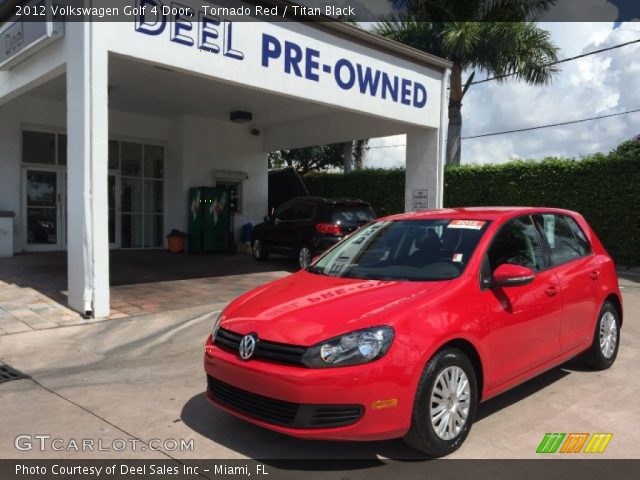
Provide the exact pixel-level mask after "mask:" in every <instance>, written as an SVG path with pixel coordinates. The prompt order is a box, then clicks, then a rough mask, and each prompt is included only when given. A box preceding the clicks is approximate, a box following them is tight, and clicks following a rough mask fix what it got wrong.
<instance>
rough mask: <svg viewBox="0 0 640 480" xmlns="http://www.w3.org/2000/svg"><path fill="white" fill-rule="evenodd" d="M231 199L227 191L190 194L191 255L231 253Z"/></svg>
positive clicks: (208, 189) (195, 190)
mask: <svg viewBox="0 0 640 480" xmlns="http://www.w3.org/2000/svg"><path fill="white" fill-rule="evenodd" d="M231 197H232V195H231V193H230V192H229V190H228V189H227V188H224V187H194V188H191V189H190V190H189V253H217V252H228V251H229V250H230V249H231V243H232V235H231V229H232V222H231V215H232V212H231V207H232V203H231V200H232V198H231Z"/></svg>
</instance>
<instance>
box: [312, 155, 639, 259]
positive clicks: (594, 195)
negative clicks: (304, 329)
mask: <svg viewBox="0 0 640 480" xmlns="http://www.w3.org/2000/svg"><path fill="white" fill-rule="evenodd" d="M623 145H625V144H623ZM304 180H305V183H306V184H307V188H308V189H309V193H310V194H311V195H319V196H326V197H349V198H361V199H363V200H366V201H368V202H369V203H371V205H372V206H373V208H374V210H375V211H376V213H377V214H378V215H380V216H382V215H387V214H392V213H398V212H402V211H404V170H362V171H355V172H352V173H348V174H331V173H325V174H311V175H307V176H305V178H304ZM444 204H445V206H446V207H460V206H474V205H527V206H545V207H558V208H567V209H569V210H575V211H578V212H580V213H582V214H583V215H584V216H585V217H586V219H587V220H588V221H589V222H590V223H591V225H592V226H593V228H594V229H595V230H596V232H597V234H598V236H599V237H600V239H601V240H602V242H603V243H604V245H605V247H606V248H607V250H608V251H609V252H610V254H611V255H612V256H613V257H614V258H615V260H616V262H618V263H620V264H627V265H640V148H632V149H628V148H627V149H626V150H621V149H620V148H619V149H618V151H614V152H612V153H611V154H609V155H603V154H597V155H593V156H591V157H588V158H586V159H583V160H567V159H559V158H549V159H545V160H543V161H515V162H509V163H506V164H502V165H487V166H461V167H455V168H449V169H447V170H446V172H445V189H444Z"/></svg>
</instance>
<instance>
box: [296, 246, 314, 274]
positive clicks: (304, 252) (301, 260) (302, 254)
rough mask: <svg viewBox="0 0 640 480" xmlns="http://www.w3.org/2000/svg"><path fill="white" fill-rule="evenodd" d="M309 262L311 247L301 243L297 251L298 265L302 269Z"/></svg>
mask: <svg viewBox="0 0 640 480" xmlns="http://www.w3.org/2000/svg"><path fill="white" fill-rule="evenodd" d="M310 264H311V249H310V248H309V246H308V245H302V246H301V247H300V250H299V251H298V265H299V266H300V269H301V270H304V269H305V268H307V267H308V266H309V265H310Z"/></svg>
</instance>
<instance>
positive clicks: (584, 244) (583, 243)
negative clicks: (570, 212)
mask: <svg viewBox="0 0 640 480" xmlns="http://www.w3.org/2000/svg"><path fill="white" fill-rule="evenodd" d="M564 219H565V220H566V221H567V223H568V224H569V228H571V231H572V232H573V235H574V236H575V237H576V240H577V241H578V246H579V247H580V253H581V254H582V256H583V257H584V256H586V255H589V254H591V244H590V243H589V240H588V239H587V236H586V235H585V234H584V232H583V231H582V228H580V225H578V222H576V221H575V220H574V219H573V218H571V217H567V216H565V217H564Z"/></svg>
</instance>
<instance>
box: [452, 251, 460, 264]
mask: <svg viewBox="0 0 640 480" xmlns="http://www.w3.org/2000/svg"><path fill="white" fill-rule="evenodd" d="M451 261H452V262H454V263H462V254H461V253H454V254H453V258H452V259H451Z"/></svg>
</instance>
